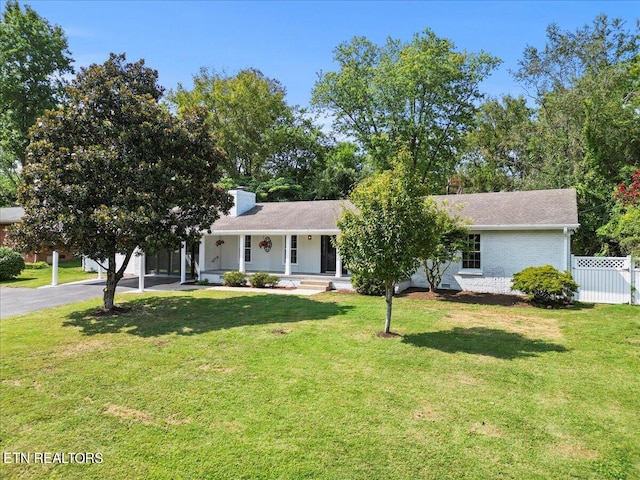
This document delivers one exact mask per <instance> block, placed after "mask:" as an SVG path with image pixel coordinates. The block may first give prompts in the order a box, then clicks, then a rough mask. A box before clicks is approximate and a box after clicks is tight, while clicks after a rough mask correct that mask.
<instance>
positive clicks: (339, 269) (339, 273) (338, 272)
mask: <svg viewBox="0 0 640 480" xmlns="http://www.w3.org/2000/svg"><path fill="white" fill-rule="evenodd" d="M336 278H342V257H341V256H340V254H339V253H338V251H337V250H336Z"/></svg>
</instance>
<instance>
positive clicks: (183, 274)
mask: <svg viewBox="0 0 640 480" xmlns="http://www.w3.org/2000/svg"><path fill="white" fill-rule="evenodd" d="M186 282H187V242H182V247H180V283H186Z"/></svg>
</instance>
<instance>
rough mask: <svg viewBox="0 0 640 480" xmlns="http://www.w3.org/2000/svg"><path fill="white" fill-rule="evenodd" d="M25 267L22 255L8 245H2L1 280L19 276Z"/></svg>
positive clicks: (0, 253)
mask: <svg viewBox="0 0 640 480" xmlns="http://www.w3.org/2000/svg"><path fill="white" fill-rule="evenodd" d="M24 267H25V264H24V259H23V258H22V255H20V254H19V253H18V252H15V251H13V250H11V249H10V248H8V247H0V280H9V279H10V278H14V277H17V276H18V275H20V272H22V270H24Z"/></svg>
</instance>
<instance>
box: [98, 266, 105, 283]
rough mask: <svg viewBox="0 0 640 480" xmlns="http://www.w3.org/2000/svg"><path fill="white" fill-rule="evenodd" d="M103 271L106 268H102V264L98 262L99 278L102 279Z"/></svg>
mask: <svg viewBox="0 0 640 480" xmlns="http://www.w3.org/2000/svg"><path fill="white" fill-rule="evenodd" d="M103 273H104V269H103V268H102V264H101V263H98V280H102V274H103Z"/></svg>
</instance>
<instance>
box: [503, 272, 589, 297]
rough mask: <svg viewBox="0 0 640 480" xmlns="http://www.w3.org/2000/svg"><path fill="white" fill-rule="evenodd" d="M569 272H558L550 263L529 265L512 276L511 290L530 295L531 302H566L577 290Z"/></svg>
mask: <svg viewBox="0 0 640 480" xmlns="http://www.w3.org/2000/svg"><path fill="white" fill-rule="evenodd" d="M578 288H579V285H578V284H577V283H576V282H574V280H573V278H572V277H571V273H569V272H560V271H559V270H556V269H555V268H554V267H552V266H551V265H543V266H541V267H529V268H525V269H524V270H522V271H520V272H518V273H516V274H515V275H514V276H513V284H512V286H511V289H512V290H519V291H521V292H524V293H526V294H529V295H532V301H533V303H540V304H543V305H550V304H553V303H555V302H558V301H562V302H568V301H569V300H570V299H571V297H573V295H575V293H576V292H577V291H578Z"/></svg>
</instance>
